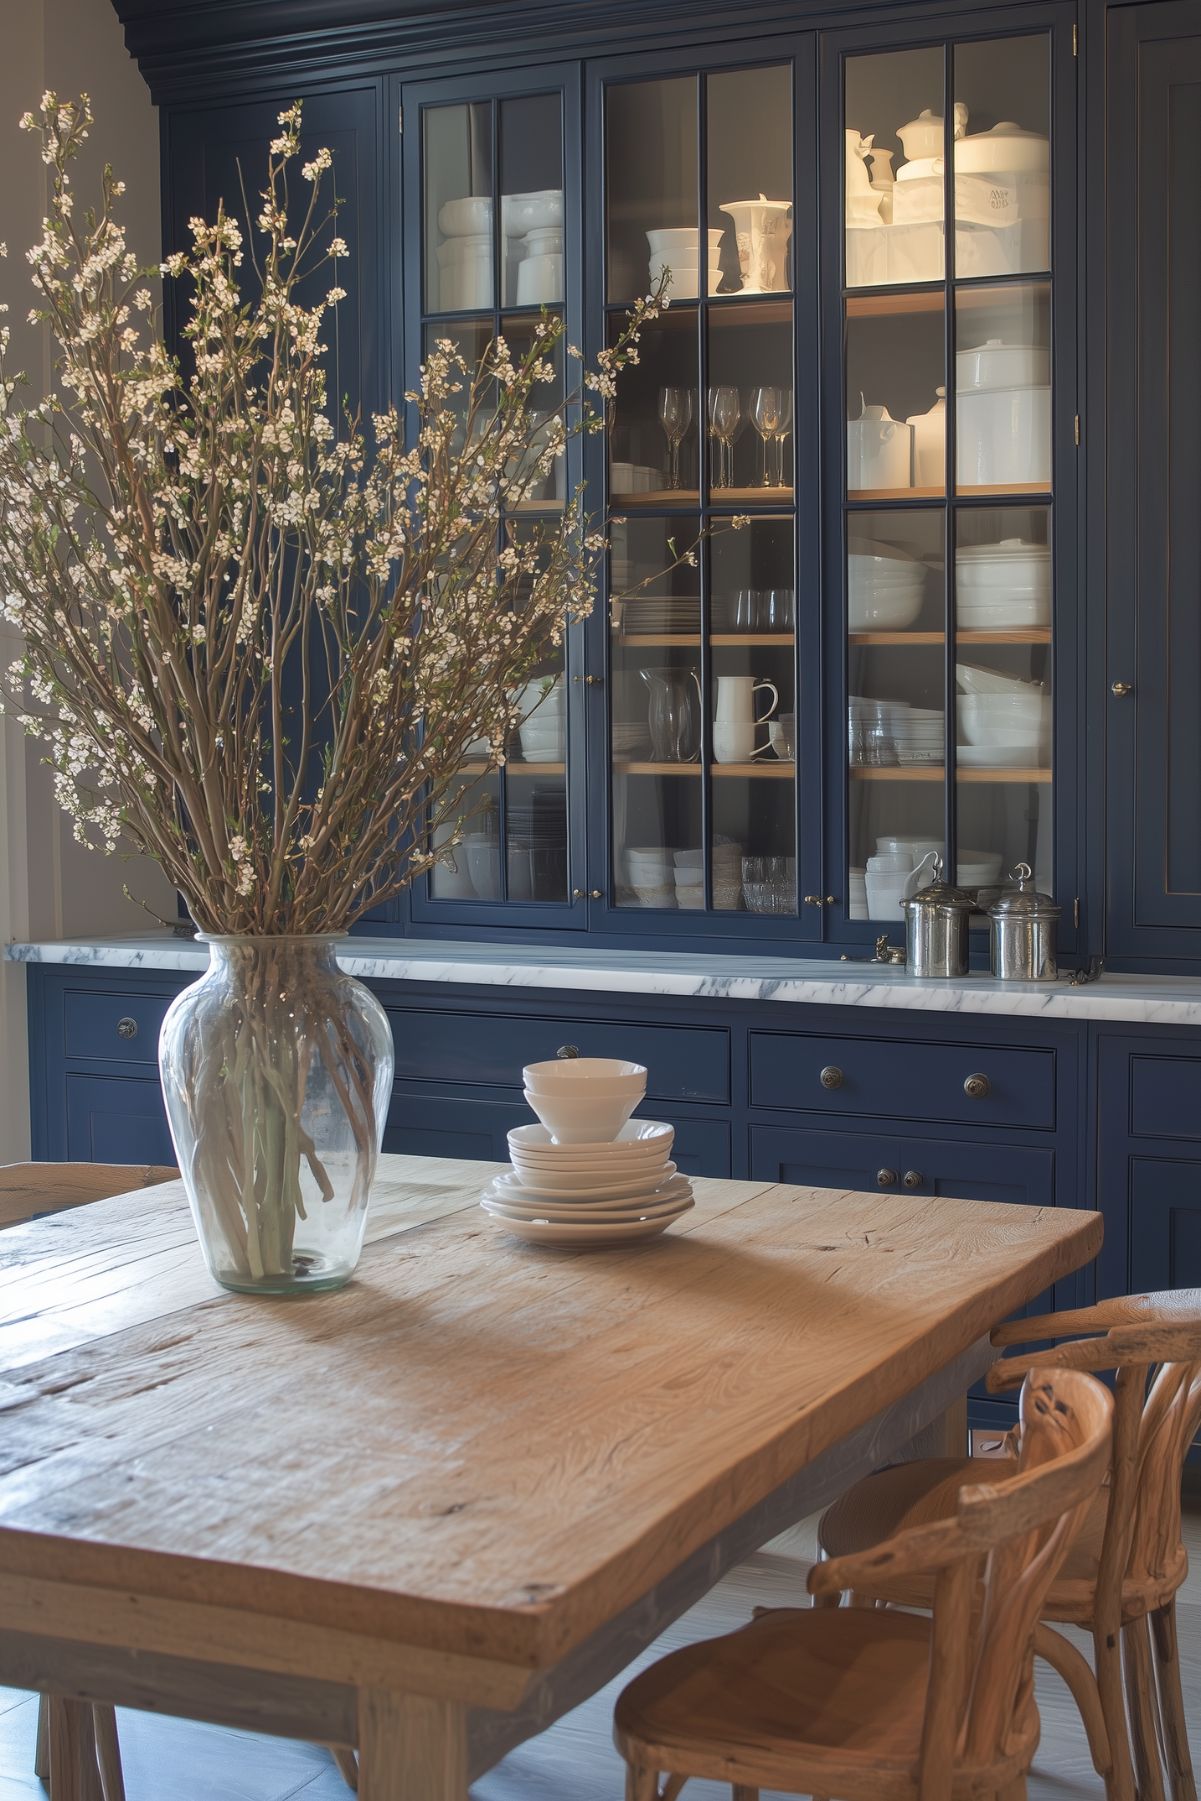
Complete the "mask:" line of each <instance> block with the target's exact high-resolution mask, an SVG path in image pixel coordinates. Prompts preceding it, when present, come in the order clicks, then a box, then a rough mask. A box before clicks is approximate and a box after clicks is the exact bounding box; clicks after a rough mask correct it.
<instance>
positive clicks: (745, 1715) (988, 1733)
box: [614, 1370, 1113, 1801]
mask: <svg viewBox="0 0 1201 1801" xmlns="http://www.w3.org/2000/svg"><path fill="white" fill-rule="evenodd" d="M1112 1414H1113V1402H1112V1399H1111V1397H1110V1395H1109V1393H1108V1391H1107V1390H1106V1389H1105V1387H1104V1386H1103V1385H1102V1384H1101V1383H1100V1382H1097V1381H1096V1380H1095V1379H1094V1378H1093V1377H1091V1376H1087V1375H1083V1374H1081V1373H1079V1372H1077V1371H1074V1370H1066V1371H1061V1370H1046V1371H1042V1372H1040V1373H1039V1374H1037V1375H1032V1376H1031V1377H1030V1379H1029V1381H1028V1382H1027V1384H1026V1386H1025V1387H1024V1389H1023V1391H1022V1401H1021V1421H1022V1426H1021V1448H1020V1452H1019V1456H1018V1460H1017V1465H1016V1469H1015V1472H1014V1473H1013V1474H1012V1475H1010V1476H1008V1477H1004V1478H1003V1479H1002V1480H1000V1481H992V1480H984V1481H981V1482H979V1483H977V1484H975V1485H974V1486H968V1485H965V1486H963V1487H962V1488H960V1490H959V1491H958V1494H957V1496H956V1504H955V1510H954V1513H953V1516H952V1517H951V1518H948V1519H942V1520H938V1521H936V1522H934V1523H933V1524H931V1525H927V1526H921V1527H916V1528H913V1529H911V1530H909V1531H905V1532H901V1533H898V1534H897V1535H896V1537H894V1538H891V1539H889V1540H888V1542H887V1543H885V1544H882V1545H879V1546H877V1547H876V1548H875V1549H874V1550H871V1551H867V1552H864V1553H863V1554H861V1555H860V1556H856V1557H850V1558H843V1559H838V1560H837V1561H834V1562H830V1563H819V1564H817V1565H815V1566H814V1568H813V1570H812V1571H811V1572H810V1576H809V1587H810V1590H811V1591H812V1592H813V1593H814V1594H815V1595H821V1594H833V1595H837V1594H839V1593H840V1592H841V1591H842V1590H844V1589H853V1590H855V1591H859V1590H860V1589H868V1590H870V1589H871V1588H872V1587H873V1586H874V1585H875V1584H876V1583H877V1582H879V1581H880V1580H882V1579H885V1578H889V1577H894V1578H896V1577H911V1576H914V1575H916V1574H918V1573H919V1572H920V1573H921V1574H922V1575H924V1576H926V1577H928V1578H932V1580H933V1607H932V1611H931V1613H930V1614H928V1615H927V1614H914V1613H902V1612H900V1611H899V1610H888V1609H880V1608H876V1607H874V1606H869V1607H856V1606H853V1607H844V1608H838V1609H826V1608H813V1609H800V1608H797V1609H787V1610H783V1609H781V1610H773V1611H770V1612H765V1613H762V1614H760V1615H758V1617H757V1618H755V1619H754V1620H753V1621H752V1622H751V1624H750V1625H749V1626H744V1627H743V1628H742V1630H741V1631H739V1632H734V1633H731V1634H729V1635H728V1636H727V1637H725V1638H719V1639H713V1640H710V1641H709V1642H707V1643H705V1644H699V1645H693V1646H691V1647H689V1648H688V1649H687V1650H683V1651H677V1652H675V1653H673V1654H672V1655H671V1656H669V1657H665V1658H663V1659H662V1660H661V1661H660V1662H659V1663H657V1664H655V1665H653V1666H652V1668H650V1669H649V1670H647V1671H645V1672H644V1673H643V1674H642V1675H640V1676H638V1677H636V1678H635V1679H634V1681H633V1682H632V1683H630V1685H629V1687H628V1688H627V1689H626V1690H625V1691H624V1693H623V1694H622V1695H621V1697H620V1699H619V1700H618V1703H617V1711H616V1718H615V1728H614V1735H615V1739H616V1743H617V1748H618V1750H619V1751H620V1752H621V1754H622V1756H623V1757H624V1758H625V1760H626V1762H627V1764H628V1765H629V1775H628V1781H627V1787H626V1797H627V1801H674V1797H675V1796H676V1795H678V1794H679V1792H680V1789H681V1788H682V1787H683V1786H684V1784H685V1782H687V1781H688V1780H689V1778H690V1777H694V1776H703V1777H709V1778H710V1779H712V1780H714V1781H718V1782H728V1783H730V1784H731V1786H732V1789H733V1794H734V1801H757V1797H758V1793H759V1790H760V1789H764V1788H772V1789H784V1790H787V1791H788V1792H790V1793H797V1794H806V1795H815V1796H821V1795H836V1796H838V1797H839V1798H840V1801H968V1798H969V1797H973V1798H978V1801H987V1798H988V1797H996V1798H998V1801H1020V1798H1022V1797H1024V1795H1025V1777H1026V1771H1027V1769H1028V1768H1029V1765H1030V1760H1031V1758H1032V1757H1033V1755H1034V1750H1035V1746H1036V1745H1037V1743H1038V1732H1039V1723H1038V1710H1037V1708H1036V1707H1035V1704H1034V1684H1033V1635H1034V1631H1035V1627H1036V1626H1037V1623H1038V1618H1039V1612H1040V1609H1041V1607H1042V1603H1043V1597H1044V1595H1045V1593H1046V1590H1047V1586H1048V1584H1049V1583H1050V1582H1051V1580H1052V1579H1053V1577H1054V1576H1055V1574H1056V1572H1057V1571H1058V1569H1059V1567H1060V1565H1061V1564H1062V1562H1063V1560H1064V1557H1065V1556H1066V1555H1067V1553H1068V1551H1069V1548H1070V1546H1071V1543H1072V1540H1073V1538H1074V1536H1075V1534H1076V1532H1077V1530H1078V1529H1079V1527H1080V1526H1081V1525H1082V1524H1083V1522H1084V1520H1085V1519H1086V1518H1087V1516H1088V1512H1089V1508H1090V1507H1091V1505H1092V1503H1093V1501H1094V1499H1095V1497H1096V1494H1097V1492H1098V1490H1099V1488H1100V1486H1101V1483H1102V1481H1103V1480H1104V1478H1105V1475H1106V1473H1107V1471H1108V1469H1109V1464H1110V1455H1111V1446H1110V1437H1111V1421H1112ZM979 1473H980V1474H981V1475H982V1476H984V1475H991V1472H990V1471H986V1470H984V1469H981V1470H980V1472H979ZM661 1776H666V1778H667V1780H666V1783H665V1785H664V1786H663V1787H662V1789H661V1788H660V1777H661Z"/></svg>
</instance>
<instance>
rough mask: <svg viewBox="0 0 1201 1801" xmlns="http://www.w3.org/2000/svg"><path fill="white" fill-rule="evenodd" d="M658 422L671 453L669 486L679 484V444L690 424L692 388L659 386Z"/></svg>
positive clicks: (674, 486) (673, 486) (676, 486)
mask: <svg viewBox="0 0 1201 1801" xmlns="http://www.w3.org/2000/svg"><path fill="white" fill-rule="evenodd" d="M659 424H660V425H661V426H662V427H663V430H664V432H665V433H666V436H667V448H668V450H669V451H670V453H671V474H670V475H669V476H668V480H667V485H668V487H669V488H678V487H679V486H680V445H681V444H682V443H683V441H684V438H685V436H686V434H687V432H688V428H689V426H690V425H691V424H692V389H691V388H660V389H659Z"/></svg>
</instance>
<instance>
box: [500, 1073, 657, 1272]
mask: <svg viewBox="0 0 1201 1801" xmlns="http://www.w3.org/2000/svg"><path fill="white" fill-rule="evenodd" d="M522 1074H523V1076H524V1078H525V1098H526V1100H527V1102H528V1103H529V1105H530V1107H531V1108H532V1109H533V1111H534V1112H535V1113H536V1114H537V1115H538V1117H539V1119H540V1120H541V1121H542V1124H541V1125H537V1126H534V1125H530V1126H517V1127H515V1128H514V1129H513V1131H511V1132H510V1133H509V1155H510V1157H511V1159H512V1168H511V1169H509V1170H506V1172H505V1173H504V1174H503V1175H501V1176H497V1177H496V1178H495V1179H494V1180H493V1181H492V1182H491V1183H490V1184H489V1186H488V1188H487V1190H486V1191H485V1193H484V1197H483V1200H482V1202H481V1205H482V1206H483V1208H484V1210H485V1212H486V1213H488V1214H489V1215H490V1216H491V1218H493V1219H494V1220H495V1221H496V1223H497V1224H498V1225H499V1226H502V1227H503V1228H504V1230H505V1231H506V1232H510V1233H512V1234H514V1235H515V1236H516V1237H518V1238H525V1239H529V1240H531V1241H533V1242H534V1243H541V1244H554V1245H571V1246H583V1245H589V1244H596V1245H602V1244H628V1243H631V1242H633V1241H634V1240H636V1239H640V1238H653V1237H655V1236H656V1235H657V1234H658V1233H660V1232H663V1231H666V1229H667V1227H668V1226H670V1225H671V1223H672V1221H673V1220H676V1219H679V1218H680V1216H681V1214H684V1213H687V1211H688V1209H689V1208H690V1207H691V1206H692V1189H691V1187H690V1185H689V1183H688V1181H687V1180H686V1178H685V1177H683V1176H681V1175H680V1174H679V1173H678V1171H677V1169H676V1166H675V1164H674V1163H673V1162H672V1161H671V1147H672V1142H673V1139H674V1137H675V1132H674V1129H673V1128H672V1127H671V1126H669V1125H667V1124H666V1123H664V1122H663V1121H662V1120H653V1119H645V1120H643V1119H635V1120H631V1119H630V1114H631V1113H632V1112H633V1111H634V1108H635V1107H636V1106H637V1105H638V1103H639V1101H641V1100H642V1098H643V1096H644V1095H645V1093H646V1070H645V1069H644V1068H643V1066H642V1065H641V1064H640V1063H627V1062H624V1061H623V1060H621V1059H620V1058H615V1057H574V1058H570V1059H559V1058H556V1059H554V1060H553V1061H551V1062H547V1063H530V1064H527V1066H526V1068H525V1069H524V1070H523V1072H522Z"/></svg>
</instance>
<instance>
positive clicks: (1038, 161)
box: [955, 119, 1051, 175]
mask: <svg viewBox="0 0 1201 1801" xmlns="http://www.w3.org/2000/svg"><path fill="white" fill-rule="evenodd" d="M1050 166H1051V145H1050V142H1049V140H1048V139H1047V138H1046V137H1044V136H1043V135H1042V134H1041V133H1040V132H1037V131H1023V129H1022V127H1021V126H1020V125H1015V124H1014V123H1013V121H1012V119H1002V120H1000V122H999V123H998V124H996V125H994V126H992V127H991V128H990V129H989V130H988V131H974V132H973V133H972V134H971V136H970V137H963V138H960V139H959V141H958V143H957V144H956V145H955V172H956V174H965V175H968V174H978V175H991V174H993V173H995V172H997V171H1001V172H1010V173H1014V174H1019V173H1020V174H1044V173H1045V172H1046V171H1047V170H1049V169H1050Z"/></svg>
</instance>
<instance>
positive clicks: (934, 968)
mask: <svg viewBox="0 0 1201 1801" xmlns="http://www.w3.org/2000/svg"><path fill="white" fill-rule="evenodd" d="M941 875H942V858H941V857H935V859H934V880H933V881H932V882H931V883H930V885H929V887H927V888H919V889H918V891H917V893H916V894H912V895H910V897H909V899H908V900H903V901H902V902H901V911H902V913H903V914H904V915H905V967H906V969H907V970H908V971H909V974H910V975H912V976H946V977H950V976H965V975H966V974H967V971H968V921H969V920H970V919H971V916H972V897H971V895H970V894H965V893H964V892H963V890H962V889H961V888H953V887H951V885H950V883H949V882H944V881H942V880H941Z"/></svg>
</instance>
